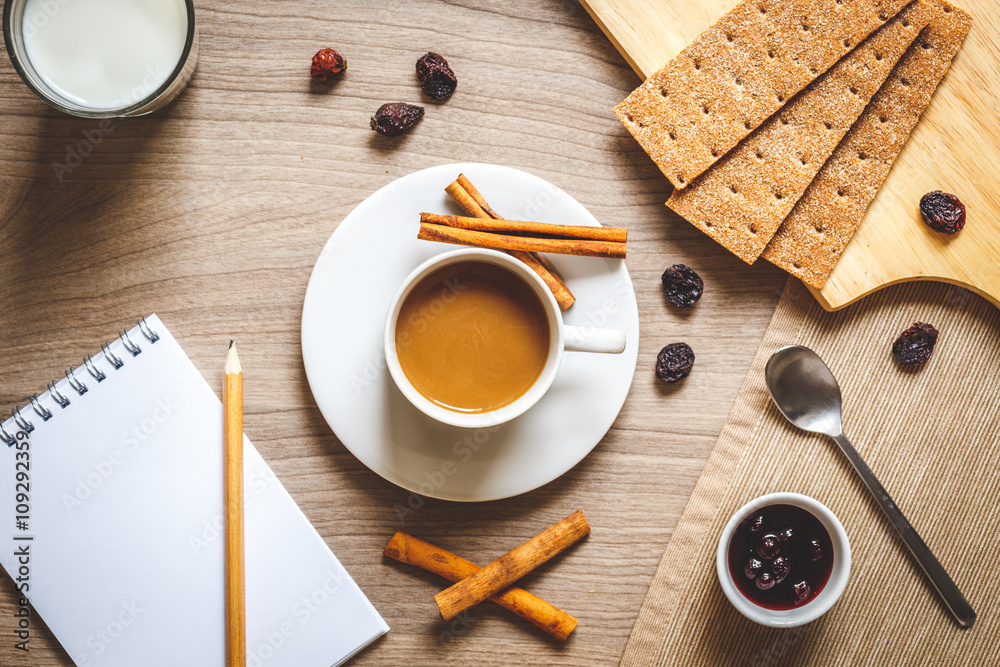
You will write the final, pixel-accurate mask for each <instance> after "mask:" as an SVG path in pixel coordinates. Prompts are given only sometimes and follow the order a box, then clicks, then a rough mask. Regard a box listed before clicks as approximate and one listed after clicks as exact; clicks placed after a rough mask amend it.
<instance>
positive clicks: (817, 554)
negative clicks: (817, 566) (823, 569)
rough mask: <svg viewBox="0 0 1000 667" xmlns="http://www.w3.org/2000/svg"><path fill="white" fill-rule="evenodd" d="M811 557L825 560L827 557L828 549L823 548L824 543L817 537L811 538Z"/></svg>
mask: <svg viewBox="0 0 1000 667" xmlns="http://www.w3.org/2000/svg"><path fill="white" fill-rule="evenodd" d="M809 558H811V559H812V560H823V559H824V558H826V549H824V548H823V543H822V542H820V541H819V539H818V538H816V537H812V538H810V539H809Z"/></svg>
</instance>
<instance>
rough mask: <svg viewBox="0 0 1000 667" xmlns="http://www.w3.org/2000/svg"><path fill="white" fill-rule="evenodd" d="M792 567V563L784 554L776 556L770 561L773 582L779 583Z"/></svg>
mask: <svg viewBox="0 0 1000 667" xmlns="http://www.w3.org/2000/svg"><path fill="white" fill-rule="evenodd" d="M791 569H792V563H791V561H789V560H788V559H787V558H785V557H784V556H778V557H777V558H775V559H774V560H773V561H771V572H773V573H774V583H776V584H780V583H781V582H782V581H784V580H785V577H787V576H788V573H789V572H790V571H791Z"/></svg>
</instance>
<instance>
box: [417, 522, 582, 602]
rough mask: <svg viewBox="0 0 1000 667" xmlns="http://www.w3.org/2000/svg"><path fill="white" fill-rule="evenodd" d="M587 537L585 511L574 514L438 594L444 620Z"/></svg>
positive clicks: (492, 593)
mask: <svg viewBox="0 0 1000 667" xmlns="http://www.w3.org/2000/svg"><path fill="white" fill-rule="evenodd" d="M588 534H590V525H589V524H587V519H586V518H585V517H584V516H583V512H581V511H579V510H577V511H576V512H573V513H572V514H570V515H569V516H568V517H566V518H565V519H563V520H562V521H560V522H559V523H556V524H554V525H552V526H549V527H548V528H546V529H545V530H543V531H542V532H540V533H539V534H538V535H535V536H534V537H532V538H531V539H530V540H528V541H527V542H525V543H524V544H522V545H521V546H519V547H516V548H515V549H512V550H511V551H508V552H507V553H506V554H504V555H503V556H500V558H498V559H496V560H495V561H493V562H492V563H490V564H489V565H486V566H485V567H483V568H482V569H481V570H479V572H476V573H475V574H473V575H472V576H470V577H466V578H465V579H462V580H461V581H459V582H458V583H457V584H455V585H453V586H451V587H449V588H446V589H445V590H443V591H441V592H440V593H438V594H437V595H435V596H434V600H435V602H437V605H438V609H440V610H441V617H442V618H444V620H446V621H450V620H451V619H453V618H455V617H456V616H458V615H459V614H461V613H462V612H463V611H465V610H466V609H469V608H471V607H474V606H476V605H477V604H479V603H480V602H482V601H483V600H485V599H487V598H489V597H490V596H492V595H496V594H497V593H499V592H500V591H502V590H503V589H505V588H507V587H508V586H510V585H511V584H513V583H514V582H515V581H517V580H518V579H520V578H521V577H523V576H524V575H526V574H528V573H529V572H531V571H532V570H534V569H535V568H536V567H538V566H539V565H541V564H542V563H544V562H546V561H548V560H549V559H551V558H552V557H553V556H555V555H556V554H558V553H561V552H562V551H563V550H565V549H566V548H567V547H569V546H570V545H571V544H573V543H575V542H576V541H577V540H579V539H580V538H582V537H584V536H585V535H588Z"/></svg>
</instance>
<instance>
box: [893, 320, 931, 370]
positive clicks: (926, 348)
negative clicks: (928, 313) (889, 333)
mask: <svg viewBox="0 0 1000 667" xmlns="http://www.w3.org/2000/svg"><path fill="white" fill-rule="evenodd" d="M937 339H938V330H937V329H935V328H934V327H933V326H931V325H930V324H926V323H924V322H914V323H913V326H912V327H910V328H909V329H907V330H906V331H904V332H903V333H901V334H899V338H897V339H896V342H895V343H893V344H892V356H894V357H895V358H896V361H898V362H899V363H901V364H903V365H904V366H919V365H920V364H922V363H924V362H925V361H927V359H928V358H930V356H931V352H933V351H934V344H935V343H937Z"/></svg>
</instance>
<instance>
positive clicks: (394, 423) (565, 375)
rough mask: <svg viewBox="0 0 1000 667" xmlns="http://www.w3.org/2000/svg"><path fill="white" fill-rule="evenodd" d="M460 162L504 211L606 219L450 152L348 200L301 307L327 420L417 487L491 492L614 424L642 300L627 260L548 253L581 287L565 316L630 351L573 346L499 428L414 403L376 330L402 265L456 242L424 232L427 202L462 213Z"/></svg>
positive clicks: (535, 483)
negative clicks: (538, 392) (453, 188)
mask: <svg viewBox="0 0 1000 667" xmlns="http://www.w3.org/2000/svg"><path fill="white" fill-rule="evenodd" d="M459 173H464V174H465V175H467V176H468V177H469V179H470V180H471V181H472V182H473V183H474V184H475V185H476V187H477V188H479V190H480V191H481V192H482V193H483V195H484V196H485V197H486V198H487V200H488V201H489V202H490V205H491V206H493V207H494V208H495V209H496V210H497V211H499V212H500V213H501V215H503V216H504V217H508V218H510V219H520V220H539V221H543V222H551V223H557V224H577V225H581V224H582V225H598V224H599V223H598V222H597V220H596V219H595V218H594V217H593V216H592V215H591V214H590V213H589V212H587V210H586V209H585V208H584V207H583V206H582V205H581V204H580V203H579V202H577V201H576V200H575V199H573V198H572V197H570V196H569V195H567V194H566V193H565V192H563V191H562V190H560V189H559V188H557V187H555V186H554V185H552V184H550V183H548V182H546V181H544V180H542V179H540V178H538V177H536V176H532V175H531V174H526V173H524V172H522V171H518V170H516V169H510V168H508V167H498V166H495V165H487V164H450V165H443V166H440V167H432V168H430V169H424V170H423V171H418V172H416V173H413V174H410V175H409V176H404V177H403V178H400V179H399V180H397V181H394V182H393V183H390V184H389V185H387V186H385V187H384V188H382V189H381V190H379V191H378V192H376V193H375V194H373V195H371V196H370V197H368V199H366V200H365V201H363V202H362V203H361V204H360V205H359V206H358V207H357V208H355V209H354V210H353V211H351V213H350V214H349V215H348V216H347V217H346V218H344V221H343V222H341V223H340V226H339V227H337V230H336V231H335V232H334V233H333V236H331V237H330V240H329V241H327V244H326V246H325V247H324V248H323V252H322V253H321V254H320V257H319V260H318V261H317V262H316V266H315V267H314V268H313V273H312V277H311V278H310V279H309V288H308V289H307V290H306V297H305V305H304V306H303V308H302V358H303V360H304V362H305V368H306V375H307V376H308V378H309V386H310V388H311V389H312V393H313V396H314V397H315V399H316V404H317V405H318V406H319V409H320V411H321V412H322V413H323V416H324V417H325V418H326V421H327V422H328V423H329V424H330V428H332V429H333V431H334V433H335V434H336V435H337V437H338V438H339V439H340V441H341V442H342V443H344V446H345V447H347V448H348V449H349V450H350V451H351V453H353V454H354V455H355V456H357V457H358V459H360V460H361V462H362V463H364V464H365V465H366V466H368V467H369V468H371V469H372V470H373V471H375V472H376V473H378V474H379V475H381V476H382V477H384V478H386V479H387V480H389V481H390V482H393V483H394V484H398V485H399V486H401V487H403V488H405V489H408V490H410V491H414V492H416V493H419V494H420V495H424V496H429V497H432V498H441V499H444V500H458V501H482V500H494V499H497V498H506V497H509V496H514V495H517V494H520V493H525V492H526V491H531V490H532V489H535V488H537V487H539V486H542V485H543V484H546V483H548V482H551V481H552V480H554V479H555V478H557V477H559V476H560V475H562V474H563V473H564V472H566V471H567V470H569V469H570V468H572V467H573V466H574V465H576V464H577V463H579V462H580V460H581V459H583V457H584V456H586V455H587V454H589V453H590V451H591V450H592V449H593V448H594V447H595V446H596V445H597V443H598V442H600V440H601V438H603V437H604V434H605V433H607V431H608V429H609V428H611V424H612V423H613V422H614V420H615V418H616V417H617V416H618V412H619V411H620V410H621V407H622V405H623V404H624V402H625V397H626V395H627V394H628V390H629V386H630V385H631V384H632V376H633V375H634V373H635V364H636V358H637V352H638V349H639V312H638V306H637V304H636V300H635V293H634V292H633V289H632V280H631V279H630V278H629V275H628V271H627V270H626V269H625V263H624V262H623V261H621V260H605V259H597V258H592V257H569V256H564V255H547V257H548V258H549V259H551V260H552V263H553V264H555V266H556V268H557V269H558V270H559V272H560V273H561V274H562V276H563V278H564V279H565V280H566V283H567V284H568V285H569V288H570V289H571V290H572V292H573V294H574V295H575V296H576V298H577V301H576V303H575V304H574V305H573V307H572V308H570V309H569V310H568V311H567V312H566V313H565V314H564V317H565V321H566V323H567V324H575V325H578V326H584V325H587V324H591V325H593V326H597V327H604V328H612V329H620V330H622V331H624V332H625V335H626V339H627V343H626V348H625V352H624V353H623V354H619V355H610V354H609V355H604V354H588V353H585V352H567V353H566V355H565V357H564V358H563V363H562V366H561V367H560V369H559V374H558V375H557V376H556V379H555V382H554V383H553V384H552V387H551V388H550V389H549V391H548V393H547V394H546V395H545V396H544V397H542V399H541V400H540V401H539V402H538V404H537V405H535V406H534V407H533V408H531V409H530V410H529V411H528V412H526V413H525V414H524V415H522V416H520V417H518V418H517V419H515V420H514V421H512V422H509V423H507V424H504V425H502V426H496V427H492V428H490V429H479V430H475V429H464V428H458V427H452V426H445V425H443V424H440V423H438V422H436V421H434V420H432V419H431V418H429V417H427V416H425V415H424V414H423V413H421V412H420V411H419V410H417V409H416V408H415V407H413V405H411V404H410V403H409V402H408V401H407V400H406V399H405V398H404V397H403V395H402V394H401V393H400V392H399V390H398V389H397V388H396V385H395V384H394V383H393V381H392V378H391V377H390V375H389V373H388V371H387V370H386V367H385V355H384V353H383V350H382V330H383V327H384V326H385V317H386V312H387V310H388V308H389V304H390V301H391V300H392V297H393V295H394V294H395V293H396V290H397V289H398V287H399V285H400V284H401V283H402V281H403V279H404V278H405V277H406V276H407V274H409V273H410V271H412V270H413V268H414V267H416V266H417V265H418V264H420V263H421V262H423V261H424V260H426V259H427V258H429V257H431V256H433V255H436V254H439V253H442V252H447V251H449V250H454V249H455V247H456V246H453V245H447V244H443V243H433V242H430V241H421V240H418V239H417V230H418V228H419V219H420V212H421V211H431V212H435V213H436V212H441V213H461V211H460V210H459V209H458V207H457V206H456V205H455V204H454V203H453V202H452V201H451V198H450V197H448V195H447V194H445V192H444V188H445V186H446V185H448V184H449V183H451V182H452V181H453V180H455V178H456V177H457V176H458V175H459Z"/></svg>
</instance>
